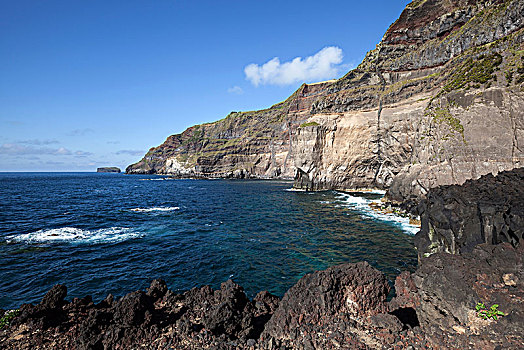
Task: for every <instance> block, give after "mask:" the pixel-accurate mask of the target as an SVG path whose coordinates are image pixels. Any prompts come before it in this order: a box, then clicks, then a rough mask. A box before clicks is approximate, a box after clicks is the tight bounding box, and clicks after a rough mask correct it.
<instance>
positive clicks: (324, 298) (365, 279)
mask: <svg viewBox="0 0 524 350" xmlns="http://www.w3.org/2000/svg"><path fill="white" fill-rule="evenodd" d="M388 292H389V285H388V283H387V280H386V278H385V277H384V275H383V274H382V273H381V272H379V271H378V270H376V269H374V268H372V267H371V266H370V265H369V264H368V263H367V262H362V263H357V264H343V265H338V266H334V267H331V268H329V269H327V270H325V271H319V272H315V273H312V274H308V275H305V276H304V277H302V278H301V279H300V281H298V282H297V284H295V285H294V286H293V287H291V288H290V289H289V291H287V293H286V294H285V295H284V297H283V298H282V301H281V302H280V306H279V308H278V309H277V311H276V312H275V314H274V315H273V317H272V318H271V320H270V321H269V322H268V324H267V325H266V328H265V330H264V333H263V334H262V345H263V348H274V347H276V348H280V347H284V348H293V349H298V348H305V349H307V348H310V349H311V348H316V349H326V348H331V347H339V346H342V345H343V344H347V343H348V342H353V343H354V344H360V345H361V344H362V340H361V339H360V336H359V333H360V330H359V325H360V324H363V323H365V322H366V320H367V318H368V317H369V316H374V315H377V314H379V313H383V312H385V311H387V304H386V297H387V295H388Z"/></svg>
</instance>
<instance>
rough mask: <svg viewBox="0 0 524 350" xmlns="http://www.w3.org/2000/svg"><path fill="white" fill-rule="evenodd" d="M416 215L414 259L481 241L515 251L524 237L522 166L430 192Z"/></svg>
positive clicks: (466, 248) (459, 249)
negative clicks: (419, 224) (418, 227)
mask: <svg viewBox="0 0 524 350" xmlns="http://www.w3.org/2000/svg"><path fill="white" fill-rule="evenodd" d="M419 212H420V214H421V219H422V227H421V231H420V232H419V233H418V234H417V235H416V238H415V244H416V246H417V250H418V254H419V258H423V257H424V256H427V255H429V254H432V253H435V252H439V251H443V252H448V253H452V254H460V253H465V252H470V251H471V250H472V249H473V248H474V247H475V245H477V244H480V243H489V244H498V243H501V242H509V243H511V245H513V246H514V247H516V246H517V245H519V244H520V243H521V242H522V241H523V239H524V168H519V169H514V170H512V171H505V172H501V173H499V174H498V175H497V176H493V175H491V174H489V175H485V176H482V177H481V178H480V179H478V180H468V181H466V182H465V183H464V185H462V186H459V185H451V186H441V187H438V188H435V189H432V190H431V191H430V192H429V194H428V196H427V199H426V200H425V201H423V202H422V203H421V204H420V205H419Z"/></svg>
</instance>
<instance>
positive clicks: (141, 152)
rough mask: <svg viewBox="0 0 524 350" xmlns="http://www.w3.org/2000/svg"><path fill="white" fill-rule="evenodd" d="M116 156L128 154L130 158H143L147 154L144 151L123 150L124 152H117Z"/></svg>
mask: <svg viewBox="0 0 524 350" xmlns="http://www.w3.org/2000/svg"><path fill="white" fill-rule="evenodd" d="M116 154H126V155H130V156H142V155H144V154H146V152H145V151H142V150H132V149H123V150H120V151H118V152H116Z"/></svg>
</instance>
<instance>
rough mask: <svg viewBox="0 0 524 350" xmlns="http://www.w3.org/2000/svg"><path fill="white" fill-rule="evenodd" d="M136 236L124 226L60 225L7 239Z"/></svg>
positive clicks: (102, 240)
mask: <svg viewBox="0 0 524 350" xmlns="http://www.w3.org/2000/svg"><path fill="white" fill-rule="evenodd" d="M137 237H141V235H140V234H139V233H137V232H134V231H132V230H131V229H129V228H125V227H110V228H104V229H98V230H84V229H79V228H76V227H61V228H54V229H50V230H38V231H35V232H31V233H25V234H20V235H15V236H11V237H8V239H7V241H8V242H25V243H51V242H56V243H60V242H71V243H105V242H119V241H125V240H128V239H132V238H137Z"/></svg>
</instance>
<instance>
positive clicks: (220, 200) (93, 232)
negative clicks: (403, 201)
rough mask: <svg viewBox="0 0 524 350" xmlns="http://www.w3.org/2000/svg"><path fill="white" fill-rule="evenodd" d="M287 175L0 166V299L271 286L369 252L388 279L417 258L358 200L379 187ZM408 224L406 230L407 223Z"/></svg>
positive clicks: (402, 234)
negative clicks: (331, 184)
mask: <svg viewBox="0 0 524 350" xmlns="http://www.w3.org/2000/svg"><path fill="white" fill-rule="evenodd" d="M291 185H292V183H291V182H285V181H239V180H235V181H228V180H164V179H163V178H162V177H159V176H127V175H123V174H96V173H0V307H1V308H12V307H18V306H19V305H20V304H21V303H25V302H36V301H38V300H39V299H41V297H42V296H43V294H45V292H46V291H47V290H49V289H50V288H51V287H52V285H54V284H56V283H63V284H66V285H67V286H68V289H69V298H72V297H79V296H85V295H87V294H91V295H92V296H93V298H94V299H95V301H98V300H101V299H103V298H104V297H105V296H106V295H107V294H108V293H112V294H114V295H117V296H121V295H123V294H125V293H127V292H130V291H133V290H136V289H143V288H146V287H147V286H148V285H149V283H150V281H151V280H152V279H154V278H159V277H160V278H164V279H165V280H166V281H167V283H168V286H169V287H170V288H171V289H173V290H180V291H182V290H187V289H189V288H192V287H195V286H201V285H204V284H210V285H211V286H212V287H215V288H216V287H218V286H219V285H220V283H221V282H223V281H225V280H227V279H228V278H232V279H233V280H234V281H235V282H237V283H239V284H240V285H242V286H243V287H244V288H245V290H246V292H247V294H248V295H249V296H250V297H251V296H253V295H254V294H255V293H256V292H258V291H261V290H269V291H270V292H272V293H275V294H277V295H279V296H282V295H283V294H284V292H285V291H286V290H287V289H288V288H289V287H290V286H292V285H293V284H294V283H296V281H298V279H299V278H300V277H302V276H303V275H304V274H305V273H309V272H312V271H315V270H319V269H325V268H327V267H329V266H332V265H335V264H339V263H343V262H357V261H362V260H367V261H368V262H369V263H370V264H372V265H373V266H375V267H377V268H378V269H380V270H381V271H383V272H384V273H385V274H386V275H387V277H388V278H389V279H390V280H393V279H394V278H395V276H396V275H397V274H398V273H399V272H400V271H401V270H410V271H412V270H414V269H415V267H416V263H417V258H416V252H415V250H414V248H413V244H412V234H410V232H409V228H408V226H407V225H405V224H402V223H399V222H397V220H396V219H395V218H392V217H377V215H375V214H373V213H372V212H371V211H369V209H368V207H367V205H366V203H368V202H370V201H371V200H377V199H379V198H380V195H377V194H367V195H363V194H362V195H360V196H358V195H348V194H341V193H337V192H321V193H305V192H294V191H289V188H290V187H291ZM411 231H413V228H411Z"/></svg>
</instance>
